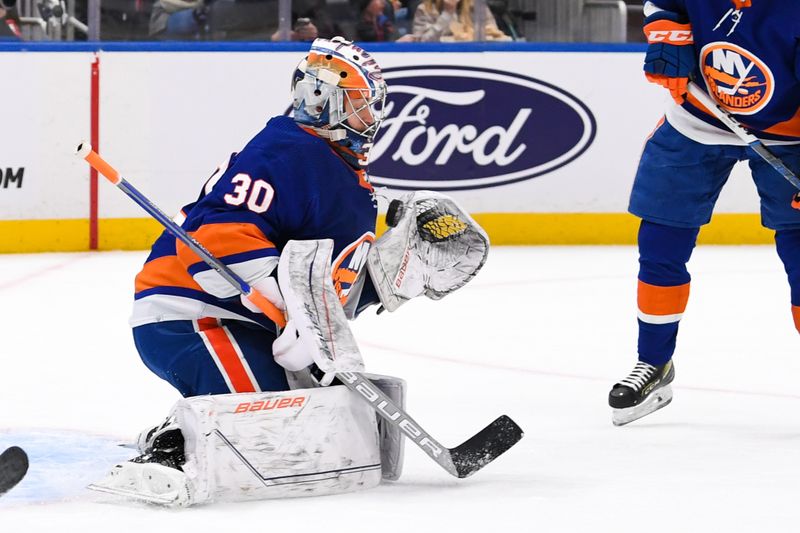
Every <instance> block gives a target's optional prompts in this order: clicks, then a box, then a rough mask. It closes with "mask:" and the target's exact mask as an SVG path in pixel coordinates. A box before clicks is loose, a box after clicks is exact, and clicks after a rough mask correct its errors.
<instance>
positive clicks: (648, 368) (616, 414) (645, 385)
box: [608, 361, 675, 426]
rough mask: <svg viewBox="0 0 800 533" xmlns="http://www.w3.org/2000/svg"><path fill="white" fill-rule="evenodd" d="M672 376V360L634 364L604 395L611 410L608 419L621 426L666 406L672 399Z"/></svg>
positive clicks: (673, 371)
mask: <svg viewBox="0 0 800 533" xmlns="http://www.w3.org/2000/svg"><path fill="white" fill-rule="evenodd" d="M674 378H675V366H674V365H673V364H672V361H668V362H667V363H666V364H665V365H661V366H653V365H650V364H647V363H644V362H642V361H639V362H638V363H636V366H635V367H634V369H633V370H632V371H631V373H630V374H628V376H627V377H626V378H625V379H623V380H622V381H620V382H619V383H617V384H615V385H614V387H613V388H612V389H611V392H610V393H609V394H608V404H609V405H610V406H611V408H612V410H613V411H612V414H611V421H612V422H613V423H614V425H615V426H624V425H625V424H628V423H629V422H633V421H634V420H638V419H640V418H642V417H643V416H647V415H649V414H650V413H652V412H654V411H657V410H659V409H661V408H662V407H666V406H667V405H668V404H669V403H670V402H671V401H672V387H671V386H670V383H672V380H673V379H674Z"/></svg>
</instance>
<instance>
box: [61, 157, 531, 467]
mask: <svg viewBox="0 0 800 533" xmlns="http://www.w3.org/2000/svg"><path fill="white" fill-rule="evenodd" d="M76 154H77V155H78V156H79V157H81V158H82V159H85V160H86V161H87V162H88V163H89V164H90V165H91V166H92V168H94V169H95V170H97V171H98V172H99V173H100V174H102V175H103V176H104V177H105V178H106V179H108V180H109V181H110V182H111V183H112V184H114V185H115V186H116V187H117V188H119V189H120V190H122V191H123V192H124V193H125V194H126V195H128V197H130V198H131V199H132V200H133V201H134V202H136V203H137V204H138V205H139V206H140V207H142V208H143V209H144V210H145V211H147V212H148V213H149V214H150V215H151V216H152V217H153V218H155V219H156V220H158V221H159V222H160V223H161V224H162V225H163V226H164V227H165V228H166V229H167V230H168V231H169V232H170V233H171V234H172V235H173V236H174V237H175V238H177V239H179V240H181V241H182V242H183V243H184V244H186V245H187V246H188V247H189V248H190V249H191V250H192V251H193V252H194V253H196V254H197V255H198V256H199V257H200V259H202V260H203V261H204V262H205V263H206V264H208V265H209V266H210V267H212V268H213V269H214V270H216V271H217V272H218V273H219V274H220V275H221V276H222V277H223V279H225V281H227V282H228V283H230V284H231V285H232V286H233V287H235V288H237V289H238V290H239V292H241V293H242V294H244V295H246V296H247V298H248V299H249V300H250V301H252V302H253V303H255V304H256V305H257V306H258V307H259V309H261V310H262V311H263V312H264V314H266V315H267V316H268V317H269V318H270V319H272V320H273V321H274V322H275V323H276V324H278V325H279V326H281V327H284V326H285V325H286V319H285V317H284V315H283V312H281V311H280V310H279V309H278V308H277V307H275V305H274V304H273V303H272V302H270V301H269V300H267V299H266V298H265V297H264V296H262V295H260V294H259V293H258V292H257V291H255V290H253V289H252V288H251V287H250V286H249V285H248V284H247V283H246V282H245V281H244V280H243V279H242V278H241V277H239V276H238V275H236V273H235V272H233V271H232V270H231V269H230V268H228V267H227V266H226V265H225V264H224V263H222V262H221V261H220V260H219V259H217V258H216V257H214V255H213V254H212V253H211V252H209V251H208V250H206V249H205V248H204V247H203V246H202V245H201V244H200V243H199V242H197V241H196V240H195V239H194V238H192V237H191V236H190V235H189V234H188V233H186V231H185V230H184V229H183V228H181V227H180V226H179V225H178V224H176V223H175V221H173V220H172V219H171V218H170V217H169V216H167V215H166V214H165V213H164V212H163V211H161V209H159V208H158V207H157V206H156V205H155V204H153V203H152V202H151V201H150V200H149V199H148V198H147V197H145V196H144V195H143V194H142V193H140V192H139V191H138V190H136V189H135V188H134V187H133V186H132V185H131V184H130V183H128V182H127V181H126V180H125V179H124V178H122V176H121V175H120V174H119V172H117V170H116V169H114V167H112V166H111V165H109V164H108V163H107V162H106V161H105V160H104V159H103V158H101V157H100V155H98V154H97V153H96V152H95V151H93V150H92V148H91V146H90V145H89V144H88V143H86V142H83V143H81V144H80V145H78V149H77V152H76ZM336 375H337V377H339V380H340V381H341V382H342V383H343V384H344V385H345V386H346V387H347V388H349V389H350V390H352V391H353V392H355V393H356V394H358V395H359V396H360V397H361V398H362V399H364V400H365V401H366V402H368V403H369V404H370V406H371V407H372V409H374V410H375V412H376V413H378V415H380V416H381V417H383V418H384V419H385V420H387V421H388V422H389V423H390V424H393V425H395V426H397V427H398V428H400V430H401V431H402V432H403V433H404V434H405V435H406V436H407V437H408V438H409V439H411V441H412V442H414V444H416V445H417V446H419V447H420V448H421V449H422V450H423V451H424V452H425V453H426V454H427V455H428V456H429V457H431V458H432V459H433V460H434V461H436V462H437V463H438V464H439V465H440V466H441V467H442V468H444V469H445V470H446V471H447V472H448V473H450V474H452V475H453V476H456V477H459V478H464V477H467V476H470V475H472V474H474V473H475V472H477V471H478V470H480V469H481V468H483V467H484V466H486V465H487V464H489V463H490V462H492V461H493V460H494V459H496V458H497V457H499V456H500V455H501V454H503V453H504V452H505V451H506V450H508V449H509V448H511V447H512V446H513V445H514V444H516V443H517V442H518V441H519V440H520V439H521V438H522V436H523V432H522V430H521V429H520V427H519V426H517V424H516V423H515V422H514V421H513V420H511V418H509V417H507V416H505V415H503V416H501V417H499V418H497V419H496V420H495V421H494V422H492V423H491V424H489V425H488V426H486V427H485V428H484V429H483V430H481V431H479V432H478V433H476V434H475V435H473V436H472V437H471V438H470V439H468V440H467V441H466V442H464V443H462V444H461V445H459V446H456V447H455V448H446V447H444V446H443V445H442V444H440V443H439V442H438V441H437V440H436V439H434V438H433V437H432V436H431V435H430V434H429V433H428V432H427V431H425V430H424V429H423V428H422V426H420V425H419V424H418V423H417V422H416V421H414V419H413V418H411V417H410V416H409V415H408V414H407V413H406V412H405V411H404V410H403V409H402V408H400V407H399V406H398V405H397V404H395V403H394V402H393V401H392V400H391V399H390V398H389V397H388V396H386V395H385V394H384V393H383V392H382V391H380V390H379V389H378V388H377V387H376V386H375V385H373V384H372V383H371V382H370V381H369V379H367V378H366V377H365V376H364V375H363V374H361V373H358V372H340V373H337V374H336Z"/></svg>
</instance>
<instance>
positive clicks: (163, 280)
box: [136, 255, 203, 292]
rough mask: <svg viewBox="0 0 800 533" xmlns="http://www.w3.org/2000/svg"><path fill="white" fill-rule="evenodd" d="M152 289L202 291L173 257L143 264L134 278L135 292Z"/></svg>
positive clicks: (164, 257) (167, 256)
mask: <svg viewBox="0 0 800 533" xmlns="http://www.w3.org/2000/svg"><path fill="white" fill-rule="evenodd" d="M153 287H182V288H185V289H194V290H197V291H202V290H203V289H201V288H200V285H198V284H197V283H195V281H194V279H192V276H190V275H189V273H188V272H187V271H186V267H185V266H184V265H183V264H182V263H181V262H180V261H179V260H178V258H177V257H176V256H174V255H165V256H163V257H159V258H158V259H153V260H152V261H148V262H147V263H145V265H144V267H143V268H142V270H141V272H139V274H138V275H137V276H136V292H141V291H143V290H147V289H152V288H153Z"/></svg>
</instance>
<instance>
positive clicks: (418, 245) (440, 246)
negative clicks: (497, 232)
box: [367, 191, 489, 311]
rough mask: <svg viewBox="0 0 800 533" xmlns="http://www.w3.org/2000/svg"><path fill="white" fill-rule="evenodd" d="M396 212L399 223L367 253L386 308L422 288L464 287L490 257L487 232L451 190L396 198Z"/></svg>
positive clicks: (439, 294) (442, 292)
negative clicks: (457, 200) (449, 194)
mask: <svg viewBox="0 0 800 533" xmlns="http://www.w3.org/2000/svg"><path fill="white" fill-rule="evenodd" d="M395 202H396V201H395ZM391 215H392V216H391V217H390V219H391V220H390V222H394V227H391V228H390V229H389V230H388V231H387V232H386V233H385V234H384V235H382V236H381V238H379V239H378V240H377V241H376V242H375V245H374V246H373V247H372V248H371V249H370V251H369V254H368V255H367V267H368V269H369V273H370V277H371V278H372V281H373V285H375V289H376V291H377V293H378V297H379V298H380V301H381V304H383V306H384V307H385V308H386V310H387V311H394V310H395V309H397V308H398V307H400V306H401V305H402V304H403V303H405V302H407V301H408V300H410V299H412V298H416V297H417V296H421V295H423V294H424V295H425V296H427V297H428V298H431V299H433V300H439V299H441V298H443V297H444V296H446V295H447V294H450V293H451V292H453V291H455V290H457V289H459V288H461V287H463V286H464V285H465V284H466V283H467V282H469V280H471V279H472V278H473V277H475V275H476V274H477V273H478V271H479V270H480V269H481V267H482V266H483V264H484V263H485V262H486V256H487V254H488V253H489V238H488V236H487V235H486V233H485V232H484V231H483V229H482V228H481V227H480V226H479V225H478V224H477V223H476V222H475V221H474V220H473V219H472V218H471V217H470V216H469V215H468V214H467V213H466V212H465V211H464V210H463V209H462V208H461V207H460V206H459V205H458V204H457V203H456V202H455V201H454V200H453V199H452V198H449V197H448V196H445V195H443V194H439V193H435V192H431V191H417V192H414V193H410V194H407V195H406V196H404V197H403V198H402V204H396V203H394V204H393V207H392V210H391Z"/></svg>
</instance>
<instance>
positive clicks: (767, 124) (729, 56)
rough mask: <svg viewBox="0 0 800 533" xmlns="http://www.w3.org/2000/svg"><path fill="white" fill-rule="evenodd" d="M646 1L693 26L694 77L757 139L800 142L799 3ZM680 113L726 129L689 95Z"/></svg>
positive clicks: (763, 0)
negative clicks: (683, 111)
mask: <svg viewBox="0 0 800 533" xmlns="http://www.w3.org/2000/svg"><path fill="white" fill-rule="evenodd" d="M649 3H650V4H653V5H654V6H656V7H658V8H661V9H663V10H666V11H670V12H672V13H676V14H677V15H678V16H679V18H680V19H681V20H682V21H683V22H689V23H690V24H691V27H692V32H693V34H694V43H695V44H694V46H695V50H696V52H697V59H698V66H697V69H696V70H695V73H694V74H695V75H694V78H695V80H696V82H697V83H698V84H699V85H701V86H705V87H707V88H708V90H709V93H710V94H711V95H712V96H713V97H714V98H715V99H716V100H717V101H718V102H720V103H721V104H722V105H723V106H724V107H725V108H726V109H727V110H728V111H730V112H731V113H733V114H734V115H735V116H736V117H737V119H738V120H739V121H740V122H742V123H743V124H744V125H745V126H747V127H748V128H749V129H751V130H752V131H753V132H754V133H756V134H757V135H759V136H760V137H763V138H766V139H776V140H787V141H796V140H800V2H791V1H786V0H650V1H649ZM683 109H684V110H686V111H687V112H689V113H690V114H691V115H693V116H694V117H695V118H697V119H700V120H702V121H703V122H705V123H706V124H709V125H713V126H716V127H717V128H719V129H720V130H724V131H727V129H726V128H725V127H724V126H723V125H722V124H721V123H719V122H718V121H717V120H716V119H714V118H713V117H712V116H711V115H710V113H708V112H706V111H705V110H703V108H702V105H701V104H700V103H699V102H697V100H696V99H694V98H693V97H691V96H689V97H688V98H687V101H686V102H685V103H684V104H683ZM668 118H670V120H671V121H672V118H671V117H670V116H669V115H668Z"/></svg>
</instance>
